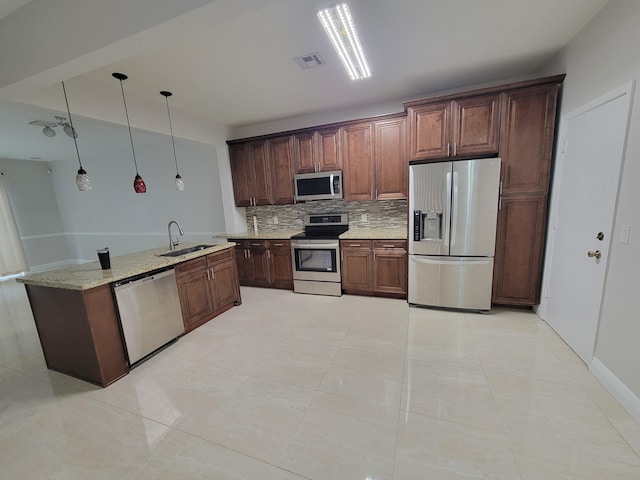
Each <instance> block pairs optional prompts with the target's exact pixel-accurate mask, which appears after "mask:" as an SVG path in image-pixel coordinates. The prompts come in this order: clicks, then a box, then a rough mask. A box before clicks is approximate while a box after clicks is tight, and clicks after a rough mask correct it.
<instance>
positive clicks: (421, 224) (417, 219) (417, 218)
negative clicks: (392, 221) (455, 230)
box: [413, 210, 443, 242]
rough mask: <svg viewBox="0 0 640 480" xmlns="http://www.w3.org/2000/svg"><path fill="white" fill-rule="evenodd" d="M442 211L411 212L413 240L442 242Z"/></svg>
mask: <svg viewBox="0 0 640 480" xmlns="http://www.w3.org/2000/svg"><path fill="white" fill-rule="evenodd" d="M442 214H443V212H442V210H414V211H413V240H414V241H416V242H420V241H422V240H436V241H441V240H442Z"/></svg>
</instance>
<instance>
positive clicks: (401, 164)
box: [374, 118, 409, 200]
mask: <svg viewBox="0 0 640 480" xmlns="http://www.w3.org/2000/svg"><path fill="white" fill-rule="evenodd" d="M374 139H375V144H374V156H375V181H376V188H375V195H374V198H376V199H378V200H391V199H406V198H407V190H408V186H409V184H408V179H407V174H408V171H409V162H408V161H407V138H406V121H405V119H404V118H399V119H394V120H387V121H382V122H376V123H375V124H374Z"/></svg>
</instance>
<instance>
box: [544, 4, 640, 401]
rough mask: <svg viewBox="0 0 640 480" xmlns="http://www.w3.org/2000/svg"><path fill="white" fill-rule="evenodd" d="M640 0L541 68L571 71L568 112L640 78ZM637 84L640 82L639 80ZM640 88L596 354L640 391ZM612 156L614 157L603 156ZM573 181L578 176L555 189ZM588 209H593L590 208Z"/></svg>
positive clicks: (595, 24)
mask: <svg viewBox="0 0 640 480" xmlns="http://www.w3.org/2000/svg"><path fill="white" fill-rule="evenodd" d="M638 25H640V2H637V1H635V0H613V1H612V2H611V3H609V4H608V5H607V6H606V7H605V9H604V10H603V11H602V12H600V13H599V14H598V15H597V16H596V17H595V18H594V20H593V21H592V22H591V23H590V24H589V25H588V26H587V27H585V29H583V30H582V31H581V32H580V33H579V34H578V35H577V36H576V38H575V39H574V40H572V41H571V43H570V44H569V45H568V46H567V48H565V49H564V50H563V51H562V52H561V53H560V54H559V55H558V56H557V57H556V58H555V59H553V61H552V62H551V63H550V64H549V65H548V66H547V67H546V68H545V69H544V70H543V71H542V72H541V73H542V74H543V75H552V74H556V73H564V72H566V74H567V76H566V79H565V84H564V88H563V95H562V107H561V114H565V113H568V112H570V111H572V110H574V109H576V108H577V107H579V106H581V105H583V104H585V103H587V102H589V101H590V100H592V99H594V98H597V97H599V96H600V95H603V94H604V93H606V92H608V91H610V90H612V89H614V88H616V87H618V86H620V85H622V84H624V83H626V82H628V81H629V80H631V79H638V78H639V77H640V56H638V45H640V29H639V28H638ZM636 88H638V87H637V85H636ZM639 158H640V95H637V94H636V95H635V99H634V102H633V105H632V116H631V123H630V126H629V138H628V143H627V150H626V154H625V156H624V160H623V162H624V164H623V173H622V182H621V185H620V191H619V196H618V204H617V209H616V212H615V220H614V238H613V242H612V243H611V251H610V255H609V267H608V273H607V279H606V285H605V291H604V298H603V303H602V309H601V316H600V324H599V329H598V334H597V339H596V348H595V353H594V357H595V358H596V359H597V360H598V361H599V362H601V364H602V365H603V366H604V368H605V369H607V370H608V371H609V372H610V373H611V374H612V375H613V376H615V377H616V378H617V379H618V380H620V382H621V384H623V385H624V388H627V389H629V390H630V391H631V392H632V393H633V394H634V395H635V396H636V399H637V397H640V369H639V368H638V365H640V348H638V340H639V339H640V322H639V321H638V313H637V311H636V309H637V295H638V280H639V279H640V273H639V271H638V267H639V266H640V210H639V209H638V205H640V189H638V184H640V162H639V161H638V159H639ZM603 161H606V159H603ZM564 188H571V185H570V183H568V182H563V183H562V184H561V185H554V187H553V190H554V191H558V190H559V189H564ZM580 214H586V212H582V213H580ZM623 224H627V225H631V240H630V242H629V244H628V245H625V244H622V243H619V242H618V238H619V234H620V230H621V225H623Z"/></svg>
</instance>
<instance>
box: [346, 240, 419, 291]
mask: <svg viewBox="0 0 640 480" xmlns="http://www.w3.org/2000/svg"><path fill="white" fill-rule="evenodd" d="M340 249H341V253H342V290H343V291H344V293H346V294H354V295H376V296H385V297H395V298H407V244H406V241H405V240H386V241H382V240H373V241H371V240H342V241H341V242H340Z"/></svg>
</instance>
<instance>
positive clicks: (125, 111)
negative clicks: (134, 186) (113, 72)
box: [118, 77, 139, 175]
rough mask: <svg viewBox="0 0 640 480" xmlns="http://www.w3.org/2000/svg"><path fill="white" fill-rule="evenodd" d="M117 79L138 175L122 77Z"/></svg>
mask: <svg viewBox="0 0 640 480" xmlns="http://www.w3.org/2000/svg"><path fill="white" fill-rule="evenodd" d="M125 78H126V77H125ZM118 80H120V90H122V102H123V103H124V114H125V115H126V116H127V126H128V127H129V139H131V152H132V153H133V164H134V165H135V167H136V175H139V173H138V162H137V161H136V150H135V149H134V148H133V135H132V134H131V123H130V122H129V111H128V110H127V100H126V99H125V98H124V87H123V86H122V79H118Z"/></svg>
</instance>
